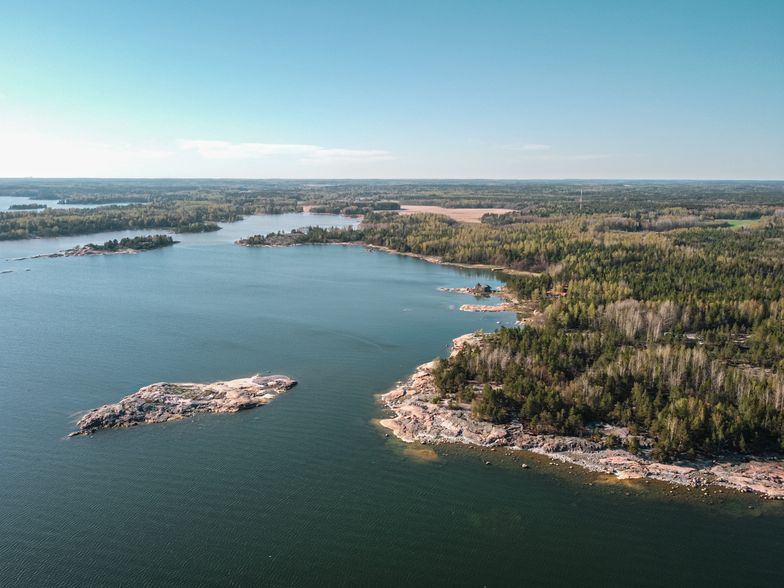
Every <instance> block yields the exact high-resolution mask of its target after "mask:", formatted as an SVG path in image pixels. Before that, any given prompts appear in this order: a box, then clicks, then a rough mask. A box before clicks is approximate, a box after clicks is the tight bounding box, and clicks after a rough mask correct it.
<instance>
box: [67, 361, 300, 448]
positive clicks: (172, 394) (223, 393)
mask: <svg viewBox="0 0 784 588" xmlns="http://www.w3.org/2000/svg"><path fill="white" fill-rule="evenodd" d="M296 383H297V382H296V380H293V379H291V378H289V377H288V376H281V375H261V374H257V375H255V376H253V377H251V378H240V379H237V380H228V381H226V382H214V383H211V384H193V383H168V382H159V383H157V384H150V385H149V386H144V387H143V388H140V389H139V391H138V392H135V393H133V394H131V395H129V396H126V397H124V398H122V399H121V400H120V401H119V402H117V403H115V404H105V405H104V406H101V407H99V408H96V409H93V410H91V411H90V412H88V413H87V414H85V415H84V416H83V417H82V418H80V419H79V421H78V423H77V427H78V429H77V430H76V431H74V432H73V433H71V434H70V435H69V437H74V436H77V435H89V434H92V433H95V432H96V431H100V430H102V429H114V428H120V427H132V426H135V425H140V424H143V423H165V422H168V421H173V420H179V419H183V418H188V417H191V416H194V415H197V414H201V413H227V412H238V411H240V410H245V409H248V408H254V407H256V406H261V405H262V404H267V403H268V402H271V401H272V400H274V399H275V398H277V397H278V396H279V395H280V394H282V393H283V392H285V391H286V390H288V389H289V388H291V387H293V386H294V385H296Z"/></svg>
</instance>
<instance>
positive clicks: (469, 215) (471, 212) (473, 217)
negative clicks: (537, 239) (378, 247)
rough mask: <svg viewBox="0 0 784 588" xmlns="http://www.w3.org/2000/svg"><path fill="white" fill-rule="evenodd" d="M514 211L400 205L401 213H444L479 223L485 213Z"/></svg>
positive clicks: (467, 221) (451, 216)
mask: <svg viewBox="0 0 784 588" xmlns="http://www.w3.org/2000/svg"><path fill="white" fill-rule="evenodd" d="M507 212H513V211H512V209H511V208H444V207H443V206H420V205H416V204H411V205H409V204H407V205H405V206H401V207H400V214H404V215H407V214H420V213H429V214H443V215H444V216H448V217H449V218H452V219H454V220H456V221H457V222H460V223H478V222H480V221H481V219H482V216H483V215H485V214H504V213H507Z"/></svg>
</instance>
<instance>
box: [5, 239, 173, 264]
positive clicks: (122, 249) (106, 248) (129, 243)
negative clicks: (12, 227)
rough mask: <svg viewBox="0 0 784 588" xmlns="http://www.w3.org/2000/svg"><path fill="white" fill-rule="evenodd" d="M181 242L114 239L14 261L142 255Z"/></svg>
mask: <svg viewBox="0 0 784 588" xmlns="http://www.w3.org/2000/svg"><path fill="white" fill-rule="evenodd" d="M175 243H179V241H175V240H174V239H172V238H171V237H170V236H169V235H142V236H139V237H124V238H122V239H119V240H118V239H112V240H110V241H106V242H104V243H103V245H98V244H96V243H88V244H87V245H77V246H75V247H71V248H70V249H65V250H64V251H58V252H57V253H44V254H41V255H32V256H30V257H17V258H16V259H14V261H23V260H25V259H41V258H47V259H52V258H56V257H86V256H89V255H128V254H136V253H142V252H143V251H151V250H153V249H160V248H161V247H170V246H171V245H174V244H175Z"/></svg>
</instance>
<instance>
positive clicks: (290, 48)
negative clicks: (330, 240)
mask: <svg viewBox="0 0 784 588" xmlns="http://www.w3.org/2000/svg"><path fill="white" fill-rule="evenodd" d="M28 176H34V177H129V178H130V177H148V178H149V177H214V178H487V179H559V178H586V179H588V178H627V179H679V178H683V179H686V178H693V179H784V0H738V1H726V0H710V1H702V0H678V1H670V0H656V1H654V0H619V1H603V0H591V1H588V0H572V1H569V0H551V1H547V2H544V1H542V0H535V1H527V0H506V1H496V0H477V1H471V2H468V1H463V0H442V1H434V0H417V1H413V2H409V1H406V0H399V1H394V2H393V1H386V2H384V1H373V2H369V1H367V0H365V1H361V2H360V1H353V2H348V1H341V0H331V1H321V2H314V1H302V0H286V1H285V2H264V1H261V0H257V1H254V2H241V1H232V0H222V1H220V2H218V1H214V2H206V1H199V0H189V1H177V0H157V1H154V2H153V1H144V0H135V1H131V2H128V1H125V0H112V1H111V2H107V1H105V0H102V1H100V2H88V1H71V0H51V1H37V0H24V1H17V0H0V177H28Z"/></svg>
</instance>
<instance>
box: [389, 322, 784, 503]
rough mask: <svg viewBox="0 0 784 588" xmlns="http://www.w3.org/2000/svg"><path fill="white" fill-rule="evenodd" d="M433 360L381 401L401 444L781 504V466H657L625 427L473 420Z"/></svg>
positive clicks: (456, 346)
mask: <svg viewBox="0 0 784 588" xmlns="http://www.w3.org/2000/svg"><path fill="white" fill-rule="evenodd" d="M485 337H486V335H485V334H482V333H469V334H466V335H462V336H461V337H458V338H456V339H455V340H454V341H453V342H452V351H451V354H450V356H449V360H452V361H454V360H455V359H456V358H458V357H459V356H460V354H461V353H469V352H470V351H471V348H473V349H481V348H482V346H483V345H484V341H483V340H484V338H485ZM440 361H442V360H435V361H431V362H429V363H425V364H422V365H420V366H419V367H417V368H416V370H415V371H414V373H413V374H412V375H411V376H410V377H409V378H407V379H406V380H405V381H403V382H400V383H399V384H398V385H397V386H396V387H395V388H393V389H392V390H391V391H389V392H387V393H386V394H382V395H381V401H382V402H383V403H384V405H385V406H386V407H387V408H388V409H389V410H390V411H391V412H392V413H393V416H392V417H391V418H387V419H383V420H381V421H379V424H380V425H381V426H382V427H384V428H386V429H389V430H390V431H391V432H392V434H393V435H394V436H395V437H397V438H398V439H400V440H401V441H404V442H406V443H415V442H418V443H422V444H441V443H461V444H465V445H472V446H477V447H490V448H496V447H497V448H505V449H512V450H527V451H531V452H533V453H538V454H540V455H544V456H547V457H549V458H550V459H553V460H558V461H560V462H565V463H568V464H571V465H576V466H579V467H581V468H584V469H586V470H588V471H592V472H598V473H604V474H611V475H614V476H615V477H616V478H618V479H620V480H629V479H641V478H648V479H653V480H660V481H663V482H669V483H671V484H678V485H683V486H692V487H704V486H708V485H717V486H722V487H725V488H730V489H733V490H738V491H740V492H756V493H759V494H761V495H762V496H764V497H766V498H771V499H778V500H784V462H782V461H781V460H779V459H759V458H754V457H751V456H739V455H737V454H734V455H728V456H725V457H724V458H722V457H720V456H716V458H715V459H707V458H705V459H697V458H692V459H684V460H679V461H677V462H675V463H663V462H661V461H657V460H655V459H654V457H653V455H652V451H651V449H652V447H653V445H654V440H653V439H651V438H649V437H648V436H646V435H633V434H631V432H630V430H629V428H628V427H618V426H612V425H610V424H607V423H594V424H593V425H592V426H591V427H590V428H589V430H588V434H586V435H584V436H575V435H566V434H542V433H541V432H540V431H537V430H536V429H535V428H534V427H531V426H529V425H526V424H525V423H523V422H521V421H511V422H507V423H498V422H491V421H487V420H482V419H479V418H477V417H476V414H475V413H476V411H475V410H473V407H472V403H471V402H463V401H462V400H464V399H461V398H450V397H448V395H444V394H443V392H442V391H441V390H440V389H439V386H438V383H437V378H438V377H439V373H438V372H439V365H438V364H439V362H440ZM477 388H479V390H477V391H474V392H472V393H471V394H478V395H480V397H481V395H488V393H489V394H492V393H493V391H492V388H493V386H492V385H490V384H486V385H485V386H484V390H483V391H482V390H481V388H482V387H481V386H477ZM621 447H626V448H627V449H623V448H621ZM630 447H632V448H633V449H632V450H631V451H630V450H629V449H628V448H630ZM488 463H489V462H488Z"/></svg>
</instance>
